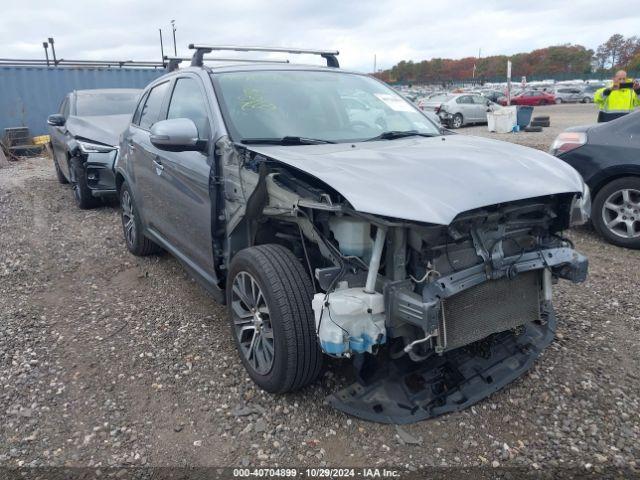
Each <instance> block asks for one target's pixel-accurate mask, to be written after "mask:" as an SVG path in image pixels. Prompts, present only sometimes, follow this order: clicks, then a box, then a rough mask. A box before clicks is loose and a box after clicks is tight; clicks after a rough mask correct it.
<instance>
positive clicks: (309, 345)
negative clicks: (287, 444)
mask: <svg viewBox="0 0 640 480" xmlns="http://www.w3.org/2000/svg"><path fill="white" fill-rule="evenodd" d="M313 293H314V292H313V287H312V285H311V279H310V278H309V274H308V273H307V272H306V271H305V269H304V268H303V267H302V265H301V264H300V262H299V261H298V259H297V258H296V257H295V255H293V253H291V251H290V250H288V249H286V248H284V247H283V246H281V245H260V246H257V247H250V248H247V249H244V250H242V251H240V252H239V253H238V254H236V256H235V257H233V260H232V261H231V266H230V269H229V275H228V277H227V308H228V310H229V319H230V322H231V332H232V335H233V338H234V341H235V343H236V347H237V349H238V353H239V355H240V359H241V361H242V364H243V365H244V368H245V369H246V370H247V372H248V373H249V376H250V377H251V379H252V380H253V381H254V382H255V383H256V384H257V385H258V386H259V387H260V388H262V389H263V390H266V391H267V392H271V393H285V392H291V391H294V390H298V389H300V388H303V387H305V386H307V385H309V384H310V383H312V382H314V381H315V379H316V378H317V377H318V374H319V373H320V369H321V366H322V354H321V352H320V348H319V347H318V343H317V339H316V330H315V320H314V316H313V310H312V308H311V300H312V297H313Z"/></svg>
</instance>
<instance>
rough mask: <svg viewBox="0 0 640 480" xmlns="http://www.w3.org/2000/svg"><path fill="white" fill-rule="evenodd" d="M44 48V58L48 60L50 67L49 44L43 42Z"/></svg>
mask: <svg viewBox="0 0 640 480" xmlns="http://www.w3.org/2000/svg"><path fill="white" fill-rule="evenodd" d="M42 46H43V47H44V56H45V57H46V58H47V67H48V66H49V50H48V48H49V44H48V43H47V42H42Z"/></svg>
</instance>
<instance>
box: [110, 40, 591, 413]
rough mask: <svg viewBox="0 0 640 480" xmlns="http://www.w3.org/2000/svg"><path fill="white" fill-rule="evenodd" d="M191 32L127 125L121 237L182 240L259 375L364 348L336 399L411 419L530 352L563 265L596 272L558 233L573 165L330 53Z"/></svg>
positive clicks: (573, 203) (577, 212)
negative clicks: (200, 42) (252, 58)
mask: <svg viewBox="0 0 640 480" xmlns="http://www.w3.org/2000/svg"><path fill="white" fill-rule="evenodd" d="M192 48H194V49H195V53H194V56H193V60H192V66H191V67H190V68H185V69H179V70H175V71H172V72H170V73H168V74H167V75H165V76H163V77H161V78H160V79H158V80H156V81H154V82H153V83H151V84H150V85H149V86H148V87H147V88H146V89H145V91H144V93H143V95H142V97H141V99H140V102H139V103H138V106H137V108H136V109H135V113H134V115H133V117H132V119H131V122H130V125H129V126H128V127H127V128H126V130H125V131H124V133H123V135H122V142H121V147H120V148H121V152H120V155H119V156H118V159H117V162H116V185H117V189H118V192H119V195H120V202H121V206H122V224H123V231H124V236H125V240H126V245H127V247H128V249H129V250H130V251H131V252H132V253H134V254H135V255H148V254H151V253H153V252H156V251H158V250H159V249H160V248H162V249H165V250H167V251H169V252H171V253H172V254H173V255H174V256H175V257H176V258H178V259H179V260H180V261H181V262H182V263H183V264H184V265H185V267H186V268H187V269H188V270H189V271H190V272H191V273H192V274H193V276H194V277H195V278H196V279H197V280H199V281H200V283H202V284H203V285H204V286H205V287H206V288H207V289H208V290H209V291H210V292H211V293H212V294H213V295H214V297H215V298H216V299H217V300H218V301H220V302H226V304H227V306H228V311H229V322H230V326H231V332H232V335H233V338H234V341H235V343H236V346H237V349H238V352H239V354H240V358H241V360H242V363H243V364H244V366H245V368H246V370H247V372H248V373H249V375H250V376H251V378H252V379H253V380H254V381H255V382H256V383H257V384H258V385H259V386H260V387H262V388H263V389H265V390H267V391H269V392H278V393H282V392H288V391H292V390H295V389H298V388H301V387H304V386H305V385H308V384H309V383H311V382H313V381H314V380H315V379H316V377H317V376H318V374H319V372H320V369H321V364H322V361H323V353H324V354H326V355H328V356H331V357H335V358H350V357H355V359H356V361H355V362H354V365H355V366H356V369H357V372H358V378H359V383H358V384H356V385H354V386H352V387H349V388H348V389H345V390H344V391H341V392H338V393H336V394H335V395H333V396H332V397H331V398H330V402H331V404H332V405H334V406H336V407H337V408H340V409H342V410H344V411H346V412H349V413H352V414H355V415H359V416H361V417H363V418H368V419H372V420H378V421H381V422H396V423H407V422H411V421H415V420H419V419H424V418H428V417H431V416H434V415H439V414H441V413H444V412H448V411H453V410H459V409H461V408H465V407H466V406H468V405H471V404H472V403H475V402H477V401H478V400H479V399H481V398H484V397H485V396H487V395H489V394H490V393H492V392H495V391H496V390H497V389H499V388H501V387H502V386H504V385H506V384H507V383H509V382H511V381H512V380H514V379H515V378H517V377H518V376H520V375H521V374H522V373H523V372H524V371H526V370H527V369H528V368H529V367H530V366H531V365H532V362H533V360H534V359H535V358H537V356H538V355H539V354H540V352H541V351H542V349H544V348H545V347H546V346H547V345H548V344H549V342H550V341H551V340H552V338H553V334H554V331H555V325H556V320H555V316H554V312H553V307H552V303H551V289H552V283H553V282H554V281H555V280H556V279H558V278H565V279H569V280H571V281H574V282H581V281H583V280H584V278H585V276H586V273H587V260H586V258H585V257H584V256H582V255H581V254H579V253H578V252H576V251H575V250H574V249H573V248H572V245H571V242H570V241H568V240H566V239H565V238H564V237H563V236H562V232H563V231H564V230H566V229H567V228H569V227H570V226H571V225H575V224H579V223H583V222H585V221H586V214H587V213H588V209H589V194H588V189H587V188H586V186H585V184H584V182H583V181H582V179H581V178H580V175H578V173H577V172H576V171H575V170H574V169H573V168H571V167H569V166H568V165H567V164H565V163H564V162H561V161H559V160H557V159H555V158H554V157H552V156H550V155H548V154H546V153H543V152H539V151H536V150H533V149H529V148H525V147H521V146H518V145H514V144H509V143H504V142H498V141H493V140H489V139H482V138H474V137H467V136H463V135H453V134H448V132H446V131H443V130H441V128H440V127H439V126H437V125H435V124H434V123H433V122H431V121H430V120H429V119H428V118H427V117H425V115H424V114H423V113H422V112H421V111H420V110H418V109H417V108H416V107H415V106H414V105H413V104H412V103H410V102H409V101H407V100H406V99H404V98H403V97H402V96H400V95H399V94H397V93H396V92H395V91H394V90H392V89H391V88H389V87H388V86H386V85H385V84H384V83H382V82H380V81H378V80H376V79H374V78H372V77H370V76H368V75H364V74H359V73H354V72H348V71H344V70H340V69H339V68H337V67H338V61H337V58H336V55H337V52H328V51H300V50H297V49H258V50H261V51H264V50H268V51H279V52H282V51H285V52H289V53H306V54H315V55H321V56H322V57H323V58H325V59H326V61H327V67H319V66H308V65H293V64H289V63H283V64H269V65H265V64H261V63H251V62H249V63H242V62H236V63H233V64H228V63H227V64H224V63H218V64H214V65H216V66H205V65H203V56H204V55H205V54H208V53H210V52H211V51H212V50H223V49H224V50H226V49H241V50H242V48H241V47H213V46H195V47H192ZM244 50H246V49H244ZM353 99H357V100H358V102H354V101H353ZM358 103H362V104H366V105H367V106H368V108H366V109H363V108H360V107H358V106H357V105H358ZM354 104H355V106H354ZM354 108H357V109H358V110H357V111H351V109H354ZM410 377H411V378H410ZM407 385H412V386H413V387H412V388H407Z"/></svg>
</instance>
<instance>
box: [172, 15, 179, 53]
mask: <svg viewBox="0 0 640 480" xmlns="http://www.w3.org/2000/svg"><path fill="white" fill-rule="evenodd" d="M171 28H172V29H173V54H174V55H175V56H176V57H177V56H178V49H177V48H176V21H175V20H171Z"/></svg>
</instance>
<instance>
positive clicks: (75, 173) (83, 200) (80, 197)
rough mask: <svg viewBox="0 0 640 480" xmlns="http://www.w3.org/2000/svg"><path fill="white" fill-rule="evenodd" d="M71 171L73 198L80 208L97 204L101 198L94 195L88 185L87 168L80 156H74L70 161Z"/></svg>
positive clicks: (87, 207)
mask: <svg viewBox="0 0 640 480" xmlns="http://www.w3.org/2000/svg"><path fill="white" fill-rule="evenodd" d="M69 171H70V172H71V186H72V187H73V198H74V199H75V201H76V205H78V208H81V209H82V210H87V209H89V208H93V207H95V206H97V205H98V203H99V200H98V199H97V198H95V197H94V196H93V194H92V193H91V189H90V188H89V186H88V185H87V169H86V168H85V166H84V165H83V164H82V160H80V159H79V158H78V157H73V158H72V159H71V160H70V161H69Z"/></svg>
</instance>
